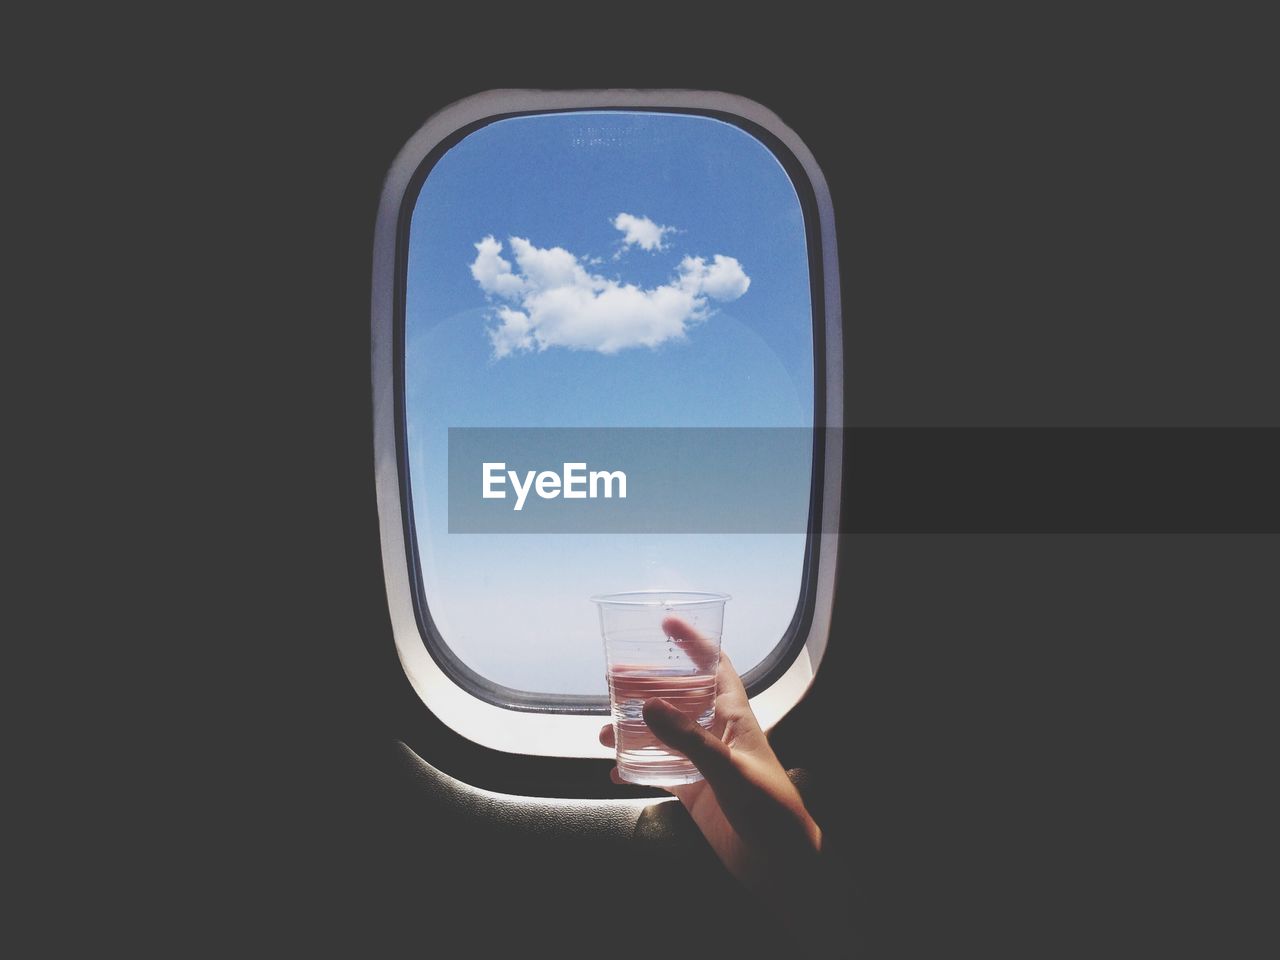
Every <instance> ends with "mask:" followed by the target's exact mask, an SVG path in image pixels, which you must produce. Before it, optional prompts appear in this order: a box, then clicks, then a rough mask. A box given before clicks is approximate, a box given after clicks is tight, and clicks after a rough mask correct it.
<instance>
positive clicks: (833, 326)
mask: <svg viewBox="0 0 1280 960" xmlns="http://www.w3.org/2000/svg"><path fill="white" fill-rule="evenodd" d="M590 109H598V110H610V109H636V110H659V111H660V110H679V111H689V112H693V113H705V114H712V115H715V114H719V115H726V114H727V115H731V116H736V117H738V118H741V119H742V120H745V121H747V122H749V123H751V124H755V125H756V126H758V127H760V128H763V129H764V130H766V131H768V132H769V133H770V134H772V135H773V136H774V137H776V138H777V139H778V140H779V141H781V142H782V144H783V145H785V146H786V147H787V149H788V150H790V151H791V153H792V155H793V156H794V157H795V159H796V161H797V162H798V163H799V164H800V166H801V168H802V169H803V171H804V173H805V175H806V176H807V177H808V179H809V184H810V186H811V187H812V191H813V198H814V200H815V201H816V208H817V217H818V223H817V229H818V233H819V238H820V241H821V257H822V283H823V288H822V297H823V304H822V306H823V318H824V323H825V329H824V334H825V346H824V357H823V360H824V361H825V378H824V386H825V391H824V392H825V396H824V397H821V398H819V399H821V400H822V401H823V402H824V403H825V411H824V412H825V427H826V428H827V430H828V434H827V436H828V437H834V438H836V439H837V442H836V443H827V444H826V449H825V450H824V456H823V463H822V467H823V483H822V498H821V503H820V504H819V506H818V513H817V515H816V520H817V523H816V524H815V526H814V530H813V532H812V533H811V536H812V537H814V538H815V539H816V540H817V545H816V546H817V551H816V557H817V571H816V577H815V580H814V593H813V597H812V603H813V609H812V616H811V618H810V620H809V626H808V634H807V636H806V637H805V639H804V643H803V646H802V647H800V649H799V651H798V653H797V655H796V657H795V659H794V660H793V661H792V662H791V664H790V665H789V666H788V667H787V669H786V670H785V671H784V672H783V673H782V675H781V676H780V677H778V678H777V679H776V680H774V682H773V683H771V684H770V685H769V686H768V687H767V688H766V689H764V690H762V691H760V692H758V693H756V694H755V695H754V696H752V698H751V706H752V709H753V710H754V711H755V714H756V716H757V718H759V721H760V723H761V725H762V726H763V727H764V729H765V730H769V729H770V728H772V727H773V726H774V724H776V723H777V722H778V721H779V720H781V719H782V717H783V716H785V715H786V713H787V712H788V711H789V710H791V708H792V707H794V706H795V705H796V704H798V703H799V702H800V700H801V699H802V698H803V697H804V695H805V693H806V692H807V691H808V689H809V687H810V686H811V685H812V683H813V678H814V676H815V675H816V673H817V670H818V666H819V664H820V663H821V661H822V656H823V653H824V652H825V651H826V647H827V641H828V635H829V632H830V627H831V611H832V605H833V602H834V592H835V583H836V559H837V547H838V545H839V535H838V534H837V533H836V532H835V531H838V530H839V514H840V489H841V486H840V484H841V467H842V463H841V459H842V452H841V449H840V443H839V442H838V439H839V437H840V436H841V433H842V429H841V428H842V427H843V425H844V419H843V414H844V409H843V399H844V373H843V348H842V338H841V329H842V328H841V313H840V280H839V276H840V274H839V263H838V259H837V256H836V239H835V215H834V212H833V210H832V205H831V196H830V193H829V191H828V189H827V182H826V179H825V178H824V177H823V175H822V171H821V170H820V169H819V167H818V164H817V161H815V160H814V157H813V154H812V153H810V151H809V149H808V148H807V147H806V146H805V145H804V142H803V141H802V140H801V139H800V138H799V137H798V136H797V135H796V134H795V133H794V132H793V131H792V130H791V129H790V128H789V127H787V126H786V124H784V123H783V122H782V121H781V120H780V119H779V118H778V117H777V116H776V115H775V114H774V113H773V112H772V111H770V110H769V109H767V108H766V107H764V106H762V105H761V104H759V103H756V102H755V101H753V100H748V99H746V98H744V97H739V96H736V95H734V94H729V93H721V92H710V91H694V90H565V91H547V90H490V91H487V92H485V93H480V94H476V95H475V96H471V97H467V98H465V99H463V100H459V101H457V102H456V103H453V104H450V105H449V106H447V107H445V108H444V109H443V110H441V111H440V112H439V113H437V114H435V115H434V116H432V117H431V118H430V119H429V120H428V121H427V122H426V124H425V125H423V127H422V128H421V129H420V130H419V131H418V132H417V133H416V134H414V135H413V137H412V138H411V139H410V140H409V142H408V143H407V144H405V146H404V148H403V149H402V150H401V151H400V153H399V154H398V155H397V157H396V159H395V162H394V163H393V164H392V165H391V170H390V172H389V173H388V175H387V179H386V182H385V183H384V185H383V189H382V198H381V202H380V204H379V207H378V219H377V225H376V227H375V232H374V257H373V303H372V311H373V347H372V354H373V355H372V361H373V392H374V404H373V421H374V459H375V479H376V484H377V497H378V518H379V525H380V528H381V534H382V562H383V570H384V574H385V578H386V585H387V603H388V606H389V608H390V613H391V624H392V630H393V632H394V635H395V644H396V650H397V653H398V654H399V657H400V663H401V665H402V666H403V667H404V671H405V675H406V676H407V677H408V679H409V682H410V684H411V685H412V686H413V689H414V690H415V691H416V692H417V694H418V696H419V697H421V699H422V702H423V703H424V704H425V705H426V706H427V708H428V709H430V710H431V712H432V713H434V714H435V715H436V716H437V717H438V718H439V719H440V720H441V721H442V722H443V723H445V724H446V725H447V726H448V727H450V728H451V729H452V730H454V731H456V732H457V733H459V734H461V735H462V736H463V737H466V738H467V739H468V740H471V741H473V742H475V743H478V744H480V745H481V746H485V747H489V748H492V749H494V750H501V751H505V752H508V753H519V754H531V755H535V756H548V757H597V758H599V757H611V756H612V755H613V753H612V751H611V750H609V749H608V748H606V747H603V746H601V745H600V743H599V741H598V739H597V734H598V732H599V730H600V727H601V725H602V724H603V723H605V722H607V719H606V717H603V716H601V715H600V714H598V713H589V714H583V713H555V712H550V711H536V712H534V711H529V710H516V709H509V708H507V707H503V706H499V705H496V704H493V703H490V702H488V701H486V700H482V699H480V698H479V697H477V696H475V695H474V694H473V693H471V692H470V691H469V690H467V689H466V688H464V687H462V686H460V685H458V684H457V683H455V682H454V680H453V679H452V678H451V677H450V676H449V675H448V674H446V673H445V672H444V670H442V669H441V667H440V666H439V664H437V663H436V661H435V659H434V658H433V657H432V656H431V654H430V652H429V651H428V649H427V641H426V639H425V638H424V637H423V636H422V634H421V632H420V631H419V628H418V621H417V616H416V613H415V609H414V593H413V589H412V586H411V583H410V577H411V576H413V573H412V571H411V569H410V565H409V560H408V553H407V551H406V547H407V546H408V544H407V543H406V540H405V537H406V535H407V533H408V531H406V529H405V523H404V519H403V518H404V516H405V513H404V500H403V498H405V497H408V496H409V495H410V491H409V490H407V489H402V486H401V474H400V467H399V463H400V457H399V451H398V449H397V439H396V419H397V407H396V405H397V403H398V402H399V397H398V396H397V395H396V389H395V381H396V377H395V370H396V363H397V358H396V356H395V349H396V336H395V328H394V325H395V319H396V318H395V297H396V291H395V283H396V258H397V256H398V255H399V252H398V251H397V243H398V239H399V236H400V232H399V231H400V218H401V213H402V208H403V204H404V201H405V193H406V191H407V190H408V189H409V187H410V185H411V183H412V180H413V178H414V175H415V174H416V172H417V171H418V168H419V167H420V166H421V164H422V162H423V161H424V160H425V159H426V158H427V157H428V156H429V155H430V154H431V152H432V151H433V150H434V149H435V148H436V147H437V146H439V145H440V144H441V143H443V142H444V141H445V140H447V139H448V138H449V137H451V136H453V135H454V134H456V133H457V132H458V131H460V130H462V129H463V128H466V127H468V126H470V125H472V124H475V123H479V122H481V121H484V120H486V119H488V118H492V117H498V116H502V115H508V114H517V113H556V112H561V111H567V110H590ZM601 662H602V666H601V669H602V670H603V655H602V661H601Z"/></svg>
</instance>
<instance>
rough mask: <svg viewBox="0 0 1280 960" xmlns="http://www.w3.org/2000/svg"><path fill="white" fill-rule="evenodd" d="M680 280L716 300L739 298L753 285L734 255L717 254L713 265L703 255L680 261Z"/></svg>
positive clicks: (713, 258)
mask: <svg viewBox="0 0 1280 960" xmlns="http://www.w3.org/2000/svg"><path fill="white" fill-rule="evenodd" d="M680 282H681V283H682V284H687V285H689V286H691V287H692V288H694V289H695V290H697V291H698V292H699V293H705V294H706V295H707V296H709V297H711V298H713V299H715V300H737V299H738V298H739V297H740V296H742V295H743V294H744V293H746V292H747V287H749V286H751V278H750V277H748V276H747V274H746V272H745V271H744V270H743V269H742V264H740V263H738V261H737V260H736V259H734V258H733V257H726V256H722V255H721V254H718V253H717V254H716V255H715V256H714V257H712V258H711V265H710V266H707V261H705V260H703V259H702V257H685V258H684V259H683V260H681V261H680Z"/></svg>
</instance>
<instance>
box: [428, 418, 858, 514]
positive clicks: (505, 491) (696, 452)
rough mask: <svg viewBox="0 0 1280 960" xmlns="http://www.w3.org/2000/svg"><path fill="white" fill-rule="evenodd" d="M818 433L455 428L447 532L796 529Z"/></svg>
mask: <svg viewBox="0 0 1280 960" xmlns="http://www.w3.org/2000/svg"><path fill="white" fill-rule="evenodd" d="M828 432H829V433H831V434H833V435H835V436H834V440H835V442H837V443H838V442H839V438H838V431H828ZM824 433H827V432H824V431H815V430H813V429H810V428H798V427H762V428H756V427H723V428H722V427H686V428H652V427H622V428H595V427H590V428H559V427H557V428H541V427H536V428H535V427H519V428H505V427H503V428H488V427H453V428H450V430H449V463H448V485H449V488H448V500H449V532H450V533H804V532H806V531H809V530H811V510H810V506H811V499H812V498H813V495H814V463H815V442H817V446H818V449H819V452H820V451H821V449H822V441H823V440H824V439H825V440H826V441H827V442H831V439H832V438H828V437H824ZM814 512H816V511H814ZM813 522H814V523H816V522H817V521H816V520H814V521H813Z"/></svg>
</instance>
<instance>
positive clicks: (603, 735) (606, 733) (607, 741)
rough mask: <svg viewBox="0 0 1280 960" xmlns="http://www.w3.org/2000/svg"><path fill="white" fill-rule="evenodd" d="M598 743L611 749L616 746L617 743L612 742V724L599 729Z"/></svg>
mask: <svg viewBox="0 0 1280 960" xmlns="http://www.w3.org/2000/svg"><path fill="white" fill-rule="evenodd" d="M600 743H601V744H602V745H604V746H606V747H613V746H616V745H617V741H615V740H614V736H613V724H612V723H606V724H605V725H604V726H603V727H601V728H600Z"/></svg>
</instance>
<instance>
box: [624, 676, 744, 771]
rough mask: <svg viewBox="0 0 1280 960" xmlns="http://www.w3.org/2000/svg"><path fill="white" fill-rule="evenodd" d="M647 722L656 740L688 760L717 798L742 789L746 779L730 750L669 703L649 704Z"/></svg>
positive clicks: (654, 701) (652, 701)
mask: <svg viewBox="0 0 1280 960" xmlns="http://www.w3.org/2000/svg"><path fill="white" fill-rule="evenodd" d="M644 722H645V723H646V724H647V725H648V727H649V730H650V731H652V733H653V735H654V736H655V737H657V738H658V739H659V740H661V741H662V742H663V743H665V744H666V745H667V746H668V747H670V748H671V749H672V750H676V751H678V752H679V753H682V754H684V755H685V756H686V757H688V758H689V761H690V762H691V763H692V764H693V765H694V766H695V767H697V768H698V772H699V773H701V774H702V776H703V777H704V778H705V779H706V781H707V783H709V784H710V785H711V789H712V790H714V791H715V792H716V793H717V795H718V794H720V793H721V791H723V790H733V789H736V788H737V787H738V786H739V784H740V781H741V779H742V776H741V774H740V773H739V772H738V769H737V766H736V765H735V764H734V762H733V759H732V757H731V756H730V754H729V748H728V747H727V746H725V744H724V743H723V742H722V741H721V740H720V739H719V738H718V737H716V736H713V735H712V734H711V732H710V731H708V730H704V729H703V728H702V727H701V726H699V725H698V724H697V723H695V722H694V721H693V719H691V718H690V717H689V715H688V714H686V713H684V712H683V711H682V710H680V708H679V707H676V706H675V705H674V704H672V703H671V702H670V701H669V700H663V699H661V698H658V699H654V700H648V701H646V702H645V705H644Z"/></svg>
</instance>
